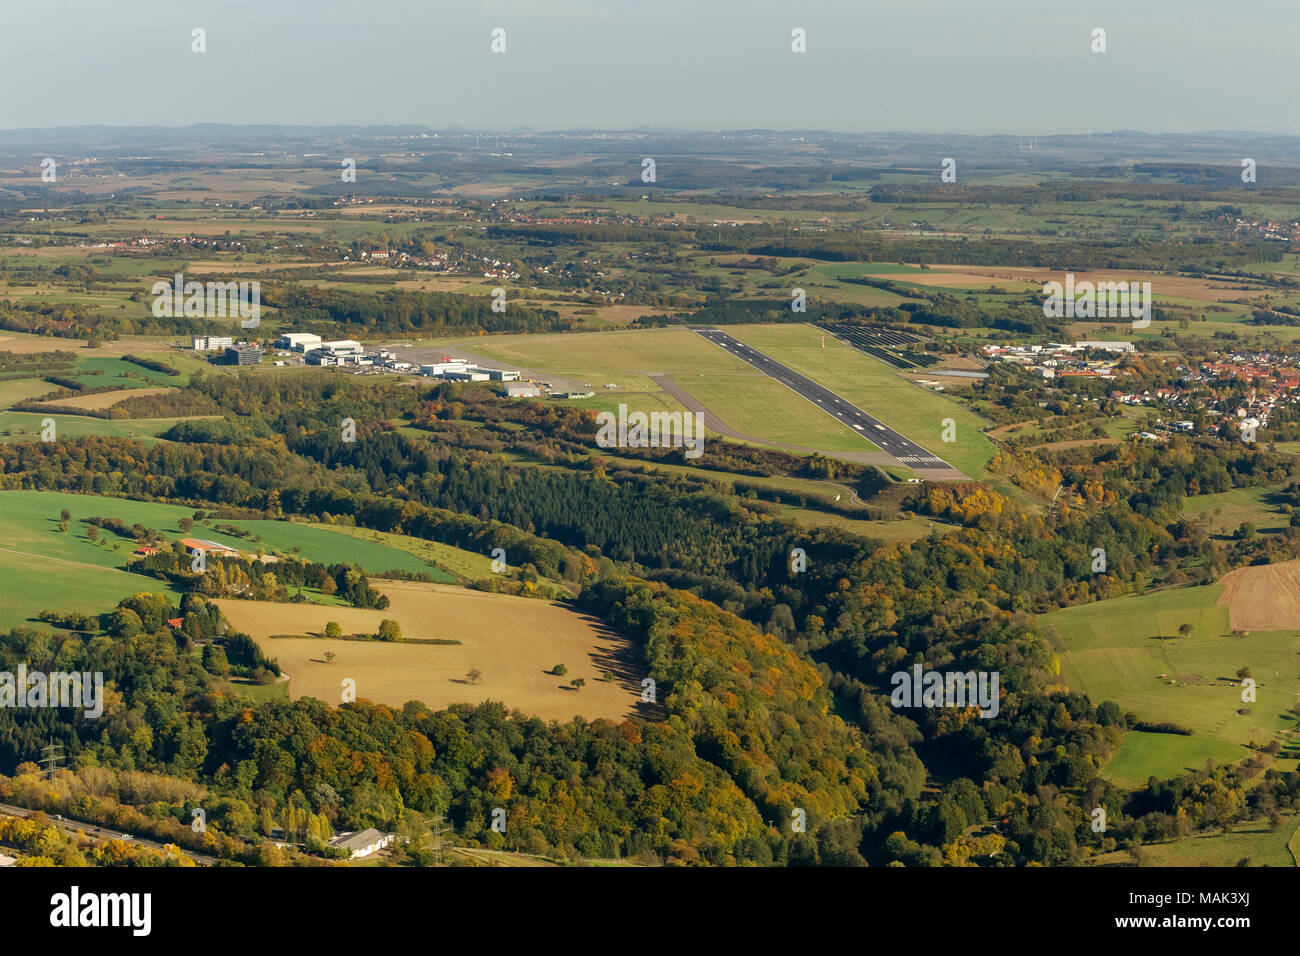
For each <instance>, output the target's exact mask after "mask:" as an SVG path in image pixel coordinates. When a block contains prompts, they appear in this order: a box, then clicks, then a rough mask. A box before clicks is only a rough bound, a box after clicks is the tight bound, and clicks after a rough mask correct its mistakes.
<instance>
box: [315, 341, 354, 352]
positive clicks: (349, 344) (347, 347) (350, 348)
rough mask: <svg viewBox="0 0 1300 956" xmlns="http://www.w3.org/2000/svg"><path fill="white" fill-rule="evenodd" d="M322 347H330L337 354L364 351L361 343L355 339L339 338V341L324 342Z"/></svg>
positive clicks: (321, 344)
mask: <svg viewBox="0 0 1300 956" xmlns="http://www.w3.org/2000/svg"><path fill="white" fill-rule="evenodd" d="M320 347H321V348H323V349H329V350H330V351H331V352H333V353H334V354H335V355H359V354H360V353H361V352H362V348H361V343H360V342H358V341H356V340H355V339H339V340H338V341H337V342H322V343H320Z"/></svg>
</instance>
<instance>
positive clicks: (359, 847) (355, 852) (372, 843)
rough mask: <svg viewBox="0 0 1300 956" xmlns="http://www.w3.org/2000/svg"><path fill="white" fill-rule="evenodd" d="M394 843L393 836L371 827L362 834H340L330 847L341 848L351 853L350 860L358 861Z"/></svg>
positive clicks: (331, 842) (330, 843) (331, 841)
mask: <svg viewBox="0 0 1300 956" xmlns="http://www.w3.org/2000/svg"><path fill="white" fill-rule="evenodd" d="M392 842H393V834H391V833H382V832H380V831H379V830H376V829H375V828H374V827H370V828H369V829H366V830H362V831H361V832H360V833H340V834H339V835H338V836H336V837H335V838H334V839H333V840H330V842H329V846H334V847H341V848H343V849H344V850H347V851H349V852H350V853H351V854H352V855H351V857H350V859H353V860H356V859H359V858H360V857H364V856H370V854H372V853H377V852H379V851H380V850H382V849H383V848H384V847H386V846H388V845H389V844H391V843H392Z"/></svg>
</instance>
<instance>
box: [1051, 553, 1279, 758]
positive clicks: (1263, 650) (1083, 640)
mask: <svg viewBox="0 0 1300 956" xmlns="http://www.w3.org/2000/svg"><path fill="white" fill-rule="evenodd" d="M1248 570H1255V569H1248ZM1222 592H1223V585H1222V584H1217V585H1212V586H1208V587H1196V588H1182V589H1175V590H1169V591H1164V592H1160V593H1157V594H1151V595H1147V596H1144V597H1140V598H1138V597H1124V598H1116V599H1113V600H1109V601H1100V602H1097V603H1095V604H1085V605H1081V606H1078V607H1072V608H1064V609H1062V610H1059V611H1054V612H1053V613H1051V614H1046V615H1043V616H1041V617H1040V618H1039V619H1038V625H1039V628H1040V629H1041V631H1042V632H1043V633H1044V634H1045V635H1046V636H1047V637H1048V639H1049V640H1051V642H1052V644H1053V646H1054V648H1055V650H1056V652H1057V654H1058V655H1059V656H1060V659H1061V668H1062V675H1063V677H1064V679H1065V682H1066V683H1067V684H1068V685H1069V686H1070V687H1071V688H1072V689H1074V690H1077V691H1081V692H1083V693H1086V694H1087V695H1088V696H1089V698H1090V699H1091V700H1092V701H1093V702H1094V703H1100V702H1101V701H1104V700H1113V701H1115V702H1116V703H1117V704H1119V705H1120V707H1121V708H1123V709H1124V710H1126V711H1133V712H1134V713H1136V714H1137V715H1138V717H1139V719H1141V720H1145V721H1151V722H1172V723H1175V724H1178V725H1181V726H1183V727H1187V728H1189V729H1191V730H1192V731H1193V735H1192V736H1189V737H1184V736H1178V735H1171V734H1145V735H1136V734H1134V733H1130V734H1129V738H1128V739H1127V740H1126V741H1125V743H1124V745H1123V747H1121V749H1120V751H1119V752H1118V753H1117V754H1116V756H1115V757H1114V758H1112V760H1111V762H1110V764H1109V765H1108V766H1107V767H1106V768H1105V771H1104V772H1105V773H1106V775H1107V776H1111V777H1113V778H1114V779H1116V780H1123V781H1126V782H1129V783H1133V782H1142V781H1145V780H1146V778H1147V777H1148V776H1150V775H1152V774H1155V775H1157V776H1159V775H1161V774H1162V773H1166V772H1178V773H1180V772H1182V771H1183V770H1184V769H1186V768H1187V767H1201V766H1203V765H1204V764H1205V762H1206V761H1207V760H1210V759H1213V760H1216V761H1225V760H1232V759H1241V758H1243V757H1245V756H1247V754H1248V751H1247V750H1246V749H1245V748H1244V747H1243V746H1242V745H1244V744H1248V743H1250V742H1251V741H1256V742H1258V743H1260V744H1264V743H1267V742H1268V741H1270V740H1273V739H1275V738H1277V739H1282V738H1284V737H1286V736H1288V735H1289V734H1290V732H1292V731H1293V730H1294V729H1295V727H1296V722H1295V720H1294V718H1293V717H1292V716H1291V715H1290V714H1289V713H1287V710H1288V708H1289V707H1291V705H1292V704H1294V703H1295V701H1296V695H1297V690H1298V689H1300V660H1298V658H1297V655H1298V654H1300V631H1250V632H1249V633H1247V634H1245V635H1244V636H1233V633H1232V627H1231V625H1230V621H1229V607H1228V606H1227V605H1224V604H1219V603H1217V602H1218V600H1219V597H1220V595H1221V594H1222ZM1183 624H1190V625H1191V626H1192V629H1193V630H1192V633H1191V635H1190V636H1188V637H1187V638H1186V639H1183V638H1181V637H1180V636H1179V634H1178V629H1179V627H1180V626H1181V625H1183ZM1162 637H1163V638H1164V639H1161V638H1162ZM1241 667H1249V668H1250V669H1251V673H1252V676H1253V677H1254V679H1255V680H1256V681H1257V682H1258V687H1257V700H1256V701H1255V702H1254V703H1250V704H1245V703H1243V702H1242V700H1241V687H1240V680H1239V679H1238V678H1237V676H1236V674H1237V671H1238V669H1239V668H1241ZM1242 708H1248V710H1249V713H1246V714H1239V713H1238V710H1239V709H1242Z"/></svg>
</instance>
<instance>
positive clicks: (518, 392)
mask: <svg viewBox="0 0 1300 956" xmlns="http://www.w3.org/2000/svg"><path fill="white" fill-rule="evenodd" d="M541 394H542V390H541V389H540V388H538V387H537V386H536V385H534V384H533V383H532V382H525V383H523V384H520V385H507V386H506V398H540V397H541Z"/></svg>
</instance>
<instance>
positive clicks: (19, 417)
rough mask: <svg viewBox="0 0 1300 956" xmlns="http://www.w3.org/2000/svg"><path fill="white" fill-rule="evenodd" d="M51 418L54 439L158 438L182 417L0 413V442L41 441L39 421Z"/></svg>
mask: <svg viewBox="0 0 1300 956" xmlns="http://www.w3.org/2000/svg"><path fill="white" fill-rule="evenodd" d="M46 418H53V419H54V435H55V440H56V441H57V440H58V439H59V438H82V437H84V436H86V435H97V436H108V437H116V438H131V439H138V440H145V441H157V440H158V436H159V435H161V434H162V433H163V432H165V431H167V429H169V428H171V427H172V426H173V425H175V424H176V423H177V422H181V421H185V419H184V418H121V419H117V420H109V419H107V418H87V417H86V416H84V415H60V414H57V413H55V414H51V415H42V414H41V413H39V412H0V442H5V443H9V442H25V441H40V440H41V422H42V421H43V420H44V419H46Z"/></svg>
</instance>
